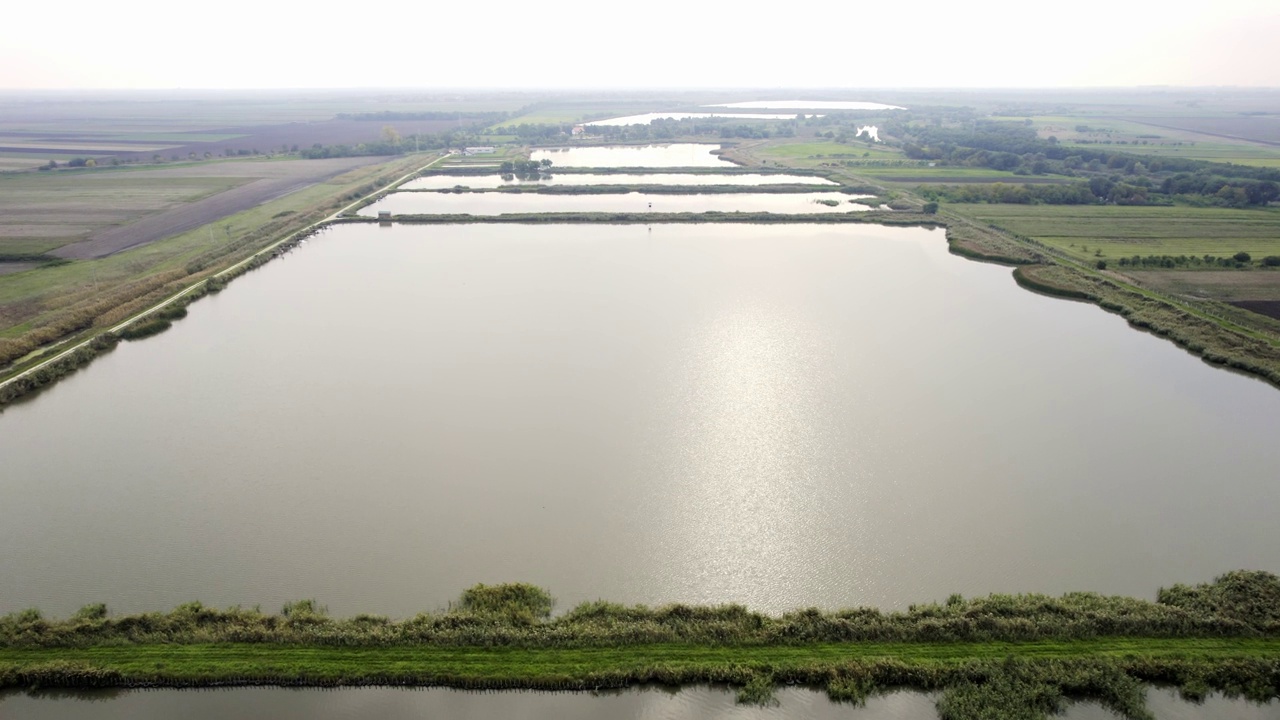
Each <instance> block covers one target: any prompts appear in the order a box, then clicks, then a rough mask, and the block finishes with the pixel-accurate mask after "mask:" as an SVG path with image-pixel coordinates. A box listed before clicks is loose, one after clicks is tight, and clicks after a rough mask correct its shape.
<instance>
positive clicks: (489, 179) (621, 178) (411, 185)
mask: <svg viewBox="0 0 1280 720" xmlns="http://www.w3.org/2000/svg"><path fill="white" fill-rule="evenodd" d="M551 172H552V174H551V175H550V176H545V175H544V176H543V177H541V178H539V179H537V180H519V179H517V178H512V179H511V180H503V179H502V176H501V175H428V176H426V177H420V178H417V179H416V180H410V181H409V182H407V183H405V184H404V185H402V186H401V188H402V189H404V190H447V189H449V188H452V187H457V186H459V185H462V186H464V187H470V188H486V189H487V188H497V187H504V186H507V185H838V184H839V183H837V182H835V181H834V180H828V179H826V178H822V177H814V176H813V175H754V174H747V173H733V174H725V175H720V174H715V173H700V174H695V173H645V174H643V175H621V174H609V175H589V174H586V173H556V172H555V168H552V171H551Z"/></svg>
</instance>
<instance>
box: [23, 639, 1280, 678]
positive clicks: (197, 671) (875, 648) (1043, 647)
mask: <svg viewBox="0 0 1280 720" xmlns="http://www.w3.org/2000/svg"><path fill="white" fill-rule="evenodd" d="M1010 656H1013V657H1018V658H1026V659H1069V658H1099V657H1111V658H1137V657H1143V658H1152V657H1163V658H1186V659H1194V660H1231V659H1240V658H1280V638H1225V639H1218V638H1214V639H1204V638H1187V639H1183V638H1101V639H1094V640H1075V641H1070V640H1066V641H1041V642H1027V643H1010V642H977V643H974V642H954V643H945V642H944V643H905V642H904V643H821V644H800V645H737V646H732V645H730V646H720V645H699V644H654V645H627V646H622V647H580V648H572V647H571V648H533V647H509V646H499V647H473V646H463V647H455V646H429V645H408V646H404V645H391V646H382V647H358V646H357V647H332V646H297V645H272V644H210V645H172V644H164V645H110V646H98V647H86V648H75V647H69V648H34V649H26V648H0V667H2V666H3V665H6V664H7V665H10V666H11V667H12V668H14V669H20V668H22V667H28V666H32V665H38V664H41V663H50V662H57V663H86V664H89V665H94V666H99V667H103V668H107V669H115V670H118V671H120V672H121V673H123V674H125V675H129V674H130V673H136V674H139V675H143V676H154V675H161V676H164V677H169V678H174V679H180V678H183V677H187V676H213V677H214V678H216V677H218V676H235V675H243V674H265V675H270V676H277V677H280V678H282V679H290V680H297V679H298V677H299V676H300V675H301V676H306V675H312V676H316V677H325V676H333V675H342V676H348V677H360V676H361V675H371V674H375V673H380V672H396V671H401V672H420V673H439V674H447V675H456V676H460V677H464V678H522V679H523V678H527V679H537V678H539V677H546V676H584V675H587V674H590V673H600V672H618V671H622V672H634V671H644V670H646V669H650V668H655V667H658V666H662V667H666V668H681V667H708V666H721V667H728V666H736V665H742V664H758V665H767V666H769V667H771V668H774V669H785V668H788V667H800V666H810V665H813V664H823V663H829V664H837V663H842V662H849V661H857V660H895V661H901V662H907V663H919V664H934V663H943V664H957V663H963V662H967V661H975V660H1002V659H1004V658H1006V657H1010Z"/></svg>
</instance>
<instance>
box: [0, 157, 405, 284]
mask: <svg viewBox="0 0 1280 720" xmlns="http://www.w3.org/2000/svg"><path fill="white" fill-rule="evenodd" d="M385 160H386V158H377V157H357V158H336V159H327V160H250V161H225V162H209V163H192V164H184V165H174V166H169V167H151V168H140V169H123V168H101V169H91V170H83V171H74V172H71V171H65V172H53V173H38V174H37V173H23V174H15V175H4V176H0V253H4V254H22V253H31V254H44V253H48V254H52V255H55V256H57V257H63V258H68V259H85V258H99V257H105V256H107V255H111V254H113V253H116V252H119V251H121V250H124V249H127V248H131V247H136V246H139V245H145V244H147V243H150V242H154V241H156V240H160V239H163V238H166V237H169V236H172V235H176V234H178V233H181V232H184V231H186V230H189V229H191V228H194V227H198V226H200V225H204V224H208V223H212V222H215V221H216V220H218V219H220V218H223V217H226V216H228V215H233V214H235V213H237V212H241V211H243V210H247V209H250V208H253V207H255V206H257V205H260V204H262V203H264V202H267V201H270V200H273V199H276V198H279V197H283V196H285V195H288V194H290V193H293V192H296V191H298V190H300V189H302V188H304V187H307V186H308V185H312V184H315V183H318V182H322V181H324V180H326V179H328V178H331V177H333V176H335V175H338V174H340V173H343V172H346V171H348V170H351V169H353V168H357V167H361V166H364V165H371V164H374V163H378V162H385Z"/></svg>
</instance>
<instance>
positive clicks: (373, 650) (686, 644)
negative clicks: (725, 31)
mask: <svg viewBox="0 0 1280 720" xmlns="http://www.w3.org/2000/svg"><path fill="white" fill-rule="evenodd" d="M552 605H553V601H552V599H551V597H550V596H549V595H548V594H547V593H546V592H545V591H543V590H541V589H539V588H536V587H533V586H530V585H520V584H515V585H496V586H484V585H479V586H476V587H473V588H471V589H469V590H467V591H466V592H465V593H463V595H462V597H461V598H460V599H459V601H458V602H457V603H455V604H453V605H452V606H451V607H450V608H449V609H448V610H446V611H441V612H437V613H423V614H420V615H417V616H415V617H413V618H410V619H407V620H402V621H393V620H389V619H386V618H381V617H375V616H367V615H363V616H357V617H354V618H349V619H343V620H336V619H332V618H329V617H328V616H327V614H326V613H325V612H324V611H323V609H322V608H321V607H319V606H318V605H316V604H315V603H314V602H313V601H302V602H297V603H289V604H287V605H286V606H285V607H284V609H283V611H282V613H281V614H279V615H267V614H263V613H261V612H259V611H257V610H243V609H230V610H215V609H212V608H206V607H204V606H202V605H200V604H198V603H191V604H188V605H183V606H181V607H178V608H176V609H174V610H173V611H171V612H169V613H148V614H143V615H130V616H121V617H111V616H109V614H108V613H107V611H106V608H105V607H104V606H102V605H90V606H86V607H85V608H83V609H82V610H81V611H80V612H78V613H76V615H75V616H73V617H71V618H68V619H65V620H46V619H44V618H43V617H41V615H40V614H39V613H38V612H36V611H33V610H28V611H23V612H20V613H15V614H11V615H8V616H5V617H3V618H0V689H5V688H8V689H22V688H45V687H73V688H88V687H211V686H227V685H280V686H317V687H331V686H344V685H415V686H449V687H458V688H472V689H501V688H527V689H546V690H594V689H600V688H620V687H628V686H634V685H639V684H646V683H661V684H667V685H685V684H693V683H726V684H729V685H732V686H734V687H736V688H737V689H738V692H739V700H740V701H742V702H751V703H769V702H772V692H773V688H775V687H776V686H778V685H781V684H803V685H806V686H811V687H815V688H820V689H824V690H825V691H826V692H827V694H828V695H829V696H830V697H831V699H833V700H837V701H848V702H855V703H857V702H862V701H865V699H866V698H867V697H869V696H870V695H874V694H877V693H881V692H886V691H890V690H894V689H899V688H913V689H919V690H927V691H941V692H942V696H941V700H940V701H939V714H940V716H941V717H943V718H954V719H956V720H959V719H961V718H1006V717H1008V718H1015V717H1016V718H1028V717H1046V716H1048V715H1049V714H1052V713H1054V712H1057V711H1058V710H1060V709H1061V708H1062V707H1063V706H1064V705H1065V704H1066V703H1068V702H1069V701H1071V700H1076V699H1089V700H1096V701H1098V702H1101V703H1102V704H1104V705H1105V706H1107V707H1109V708H1111V709H1112V710H1114V711H1116V712H1117V713H1119V714H1121V715H1123V716H1125V717H1130V718H1146V717H1150V715H1149V713H1148V712H1147V710H1146V708H1145V706H1144V704H1143V703H1144V701H1143V690H1144V687H1145V685H1146V684H1150V683H1160V684H1171V685H1176V686H1178V687H1179V688H1180V689H1181V690H1182V693H1183V694H1184V695H1185V696H1186V697H1188V698H1190V699H1197V698H1202V697H1204V696H1205V695H1206V694H1207V693H1208V692H1210V691H1219V692H1223V693H1226V694H1228V695H1233V696H1234V695H1242V696H1244V697H1247V698H1250V699H1253V700H1258V701H1266V700H1269V699H1272V698H1276V697H1280V578H1277V577H1276V576H1275V575H1272V574H1270V573H1264V572H1247V571H1237V572H1232V573H1227V574H1226V575H1223V576H1222V577H1220V578H1218V579H1217V580H1215V581H1214V582H1213V583H1208V584H1203V585H1196V586H1183V585H1175V586H1173V587H1172V588H1168V589H1162V590H1161V591H1160V593H1159V595H1158V597H1157V599H1156V601H1155V602H1149V601H1143V600H1136V599H1132V598H1123V597H1108V596H1101V595H1096V594H1093V593H1069V594H1067V595H1064V596H1062V597H1059V598H1053V597H1048V596H1042V595H993V596H989V597H985V598H974V599H964V598H961V597H959V596H952V597H951V598H949V599H948V600H947V602H946V603H944V604H927V605H917V606H912V607H911V608H910V609H909V610H907V611H904V612H896V613H884V612H881V611H879V610H875V609H871V608H860V609H855V610H847V611H839V612H822V611H819V610H816V609H808V610H800V611H796V612H792V613H788V614H785V615H782V616H778V617H773V616H767V615H762V614H758V613H753V612H750V611H748V610H746V609H745V608H743V607H741V606H736V605H727V606H719V607H697V606H686V605H671V606H666V607H662V608H648V607H644V606H622V605H617V604H613V603H607V602H601V601H597V602H591V603H584V604H582V605H579V606H577V607H575V608H572V609H570V610H569V611H568V612H566V613H564V614H562V615H559V616H554V617H553V616H552V615H551V608H552Z"/></svg>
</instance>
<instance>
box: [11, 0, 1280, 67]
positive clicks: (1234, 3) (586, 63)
mask: <svg viewBox="0 0 1280 720" xmlns="http://www.w3.org/2000/svg"><path fill="white" fill-rule="evenodd" d="M338 9H340V10H341V12H340V13H339V12H338ZM4 16H5V17H4V20H3V23H0V88H7V89H13V88H174V87H184V88H278V87H305V88H313V87H507V88H511V87H606V88H613V87H617V88H622V87H709V86H715V87H770V86H793V87H795V86H813V87H841V86H848V87H949V86H956V87H1062V86H1132V85H1239V86H1255V87H1256V86H1271V87H1280V47H1278V42H1277V38H1280V0H1217V1H1216V2H1212V3H1211V2H1203V1H1202V2H1195V3H1193V2H1189V1H1184V2H1167V1H1166V2H1159V3H1157V2H1152V1H1150V0H1144V1H1141V2H1133V1H1131V0H1075V1H1074V2H1036V1H1035V0H1018V1H1017V2H1012V1H1009V2H1006V1H1004V0H986V1H979V2H973V3H963V2H956V1H954V0H946V1H942V0H914V1H911V2H894V3H873V2H861V3H859V2H850V1H848V0H842V1H841V2H829V1H827V0H808V1H802V2H791V3H780V2H763V3H747V2H738V3H728V2H718V3H699V2H696V1H691V0H681V1H680V2H673V1H669V0H649V1H648V2H642V3H625V2H556V3H537V2H528V0H523V1H521V2H507V1H506V0H497V1H495V0H490V1H489V2H466V3H464V2H450V3H439V2H434V1H432V0H415V1H414V2H403V1H402V0H384V1H383V2H368V3H342V4H334V5H328V4H316V3H301V2H291V3H281V2H277V1H276V0H253V1H250V0H223V1H221V2H218V3H214V4H200V3H163V4H161V3H158V2H149V1H148V0H115V1H113V2H103V1H102V0H67V1H66V2H61V3H53V4H48V5H46V4H44V3H30V2H14V3H9V4H8V7H6V9H5V12H4Z"/></svg>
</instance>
